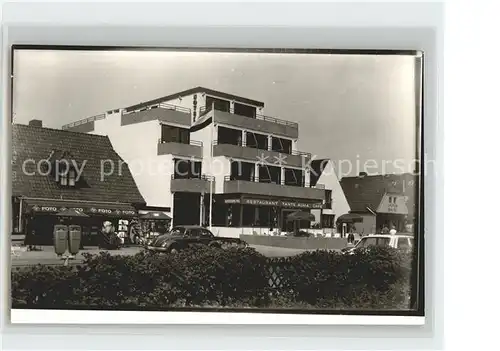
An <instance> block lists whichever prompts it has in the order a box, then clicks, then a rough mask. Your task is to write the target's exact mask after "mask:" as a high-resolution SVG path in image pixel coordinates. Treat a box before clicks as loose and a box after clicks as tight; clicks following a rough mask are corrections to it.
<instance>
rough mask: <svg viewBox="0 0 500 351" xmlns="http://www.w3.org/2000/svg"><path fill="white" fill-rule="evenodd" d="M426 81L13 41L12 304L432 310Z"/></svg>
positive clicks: (280, 52) (356, 57) (256, 60)
mask: <svg viewBox="0 0 500 351" xmlns="http://www.w3.org/2000/svg"><path fill="white" fill-rule="evenodd" d="M422 72H423V53H422V52H419V51H400V52H398V51H388V50H387V51H384V50H381V51H362V50H356V51H353V50H345V51H344V50H306V49H304V50H302V49H296V50H291V49H273V50H271V49H265V50H264V49H255V50H250V49H245V50H237V49H187V48H154V49H153V48H151V49H148V48H141V49H138V48H111V47H50V46H47V47H42V46H15V47H13V49H12V75H11V97H12V101H11V113H12V116H11V118H12V126H11V150H12V155H11V160H12V161H11V167H12V178H11V184H12V189H11V199H10V201H11V208H10V214H11V218H10V219H9V220H10V221H11V224H10V225H11V294H10V295H11V308H12V309H16V310H73V311H79V310H91V311H103V310H108V311H164V312H168V311H186V312H189V311H196V312H214V311H216V312H225V313H240V312H247V313H248V312H249V313H253V312H255V313H276V314H278V313H285V314H286V313H288V314H292V313H293V314H323V315H328V314H332V315H339V314H351V315H353V314H354V315H396V316H423V311H424V300H423V281H424V266H423V264H424V262H423V259H424V256H423V254H424V252H423V240H424V232H423V221H424V218H423V212H422V199H421V194H422V191H423V184H422V178H423V177H422V175H423V172H425V169H426V167H427V165H426V164H428V163H429V162H431V161H432V160H426V159H425V157H424V155H423V154H422V152H421V140H422V128H421V124H422V116H421V109H422ZM131 322H132V321H131Z"/></svg>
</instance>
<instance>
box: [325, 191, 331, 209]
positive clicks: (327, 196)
mask: <svg viewBox="0 0 500 351" xmlns="http://www.w3.org/2000/svg"><path fill="white" fill-rule="evenodd" d="M325 208H328V209H331V208H332V191H331V190H325Z"/></svg>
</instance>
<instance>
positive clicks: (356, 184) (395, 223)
mask: <svg viewBox="0 0 500 351" xmlns="http://www.w3.org/2000/svg"><path fill="white" fill-rule="evenodd" d="M416 182H417V177H416V176H415V175H413V174H411V173H403V174H387V175H370V176H369V175H367V174H366V173H364V172H361V173H360V174H359V176H357V177H343V178H342V179H341V180H340V184H341V186H342V189H343V191H344V194H345V196H346V198H347V201H348V202H349V206H350V209H351V210H350V213H352V214H356V215H358V216H359V217H361V220H362V221H359V222H358V223H354V224H353V225H354V227H355V231H356V232H358V233H359V234H362V235H366V234H372V233H380V232H381V231H382V229H383V228H384V227H387V228H388V229H391V228H392V227H394V228H395V229H396V230H397V231H398V232H412V231H413V225H414V221H415V213H416V207H415V204H416V201H415V200H416V199H417V194H416V191H417V186H416V185H417V183H416ZM339 224H340V225H341V223H339ZM340 230H341V229H340V228H339V231H340Z"/></svg>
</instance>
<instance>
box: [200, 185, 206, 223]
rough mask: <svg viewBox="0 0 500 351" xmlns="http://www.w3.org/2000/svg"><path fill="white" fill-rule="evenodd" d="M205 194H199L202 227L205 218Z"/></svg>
mask: <svg viewBox="0 0 500 351" xmlns="http://www.w3.org/2000/svg"><path fill="white" fill-rule="evenodd" d="M204 214H205V194H204V193H201V194H200V225H201V226H202V225H203V219H204V218H205V216H204Z"/></svg>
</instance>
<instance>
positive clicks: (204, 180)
mask: <svg viewBox="0 0 500 351" xmlns="http://www.w3.org/2000/svg"><path fill="white" fill-rule="evenodd" d="M210 182H212V193H214V192H215V179H214V177H212V176H207V175H204V174H203V175H201V176H200V177H191V178H182V177H180V178H177V176H176V175H175V174H172V179H171V182H170V191H171V192H173V193H175V192H187V193H205V194H208V193H210Z"/></svg>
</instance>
